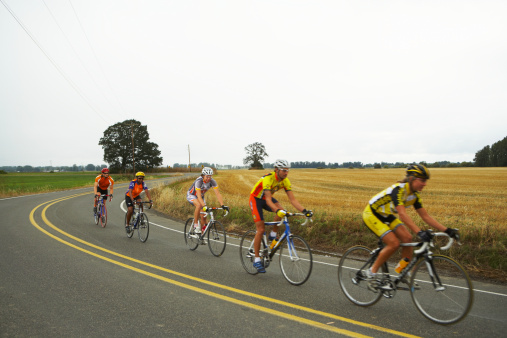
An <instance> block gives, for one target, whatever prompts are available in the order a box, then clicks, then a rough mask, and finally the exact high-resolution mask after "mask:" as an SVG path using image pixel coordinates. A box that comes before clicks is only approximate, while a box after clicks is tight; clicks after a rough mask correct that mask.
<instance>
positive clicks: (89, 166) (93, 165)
mask: <svg viewBox="0 0 507 338" xmlns="http://www.w3.org/2000/svg"><path fill="white" fill-rule="evenodd" d="M85 169H86V171H95V164H91V163H90V164H88V165H86V167H85Z"/></svg>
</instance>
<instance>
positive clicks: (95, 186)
mask: <svg viewBox="0 0 507 338" xmlns="http://www.w3.org/2000/svg"><path fill="white" fill-rule="evenodd" d="M98 185H99V183H98V182H95V183H94V184H93V193H94V195H97V187H98Z"/></svg>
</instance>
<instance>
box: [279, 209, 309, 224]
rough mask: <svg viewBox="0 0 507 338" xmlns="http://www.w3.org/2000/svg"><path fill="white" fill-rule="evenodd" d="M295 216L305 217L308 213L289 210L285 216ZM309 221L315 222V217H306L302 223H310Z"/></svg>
mask: <svg viewBox="0 0 507 338" xmlns="http://www.w3.org/2000/svg"><path fill="white" fill-rule="evenodd" d="M293 216H304V217H306V215H305V214H303V213H300V212H294V213H292V212H288V213H287V214H286V215H285V217H293ZM282 221H283V220H282ZM308 221H310V222H313V219H312V218H311V217H306V220H305V221H304V222H303V223H301V225H306V224H307V223H308Z"/></svg>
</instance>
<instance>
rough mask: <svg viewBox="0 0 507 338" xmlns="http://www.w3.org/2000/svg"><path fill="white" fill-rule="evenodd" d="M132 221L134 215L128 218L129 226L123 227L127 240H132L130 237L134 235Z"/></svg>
mask: <svg viewBox="0 0 507 338" xmlns="http://www.w3.org/2000/svg"><path fill="white" fill-rule="evenodd" d="M133 219H134V215H132V217H130V224H129V225H128V227H125V232H126V233H127V237H128V238H132V236H133V235H134V229H132V224H133V223H134V221H133ZM124 224H127V213H125V223H124Z"/></svg>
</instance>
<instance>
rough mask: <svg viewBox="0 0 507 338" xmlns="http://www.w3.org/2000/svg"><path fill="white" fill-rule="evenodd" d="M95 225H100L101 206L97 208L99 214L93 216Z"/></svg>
mask: <svg viewBox="0 0 507 338" xmlns="http://www.w3.org/2000/svg"><path fill="white" fill-rule="evenodd" d="M93 218H94V221H95V224H99V206H97V212H96V213H95V214H94V215H93Z"/></svg>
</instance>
